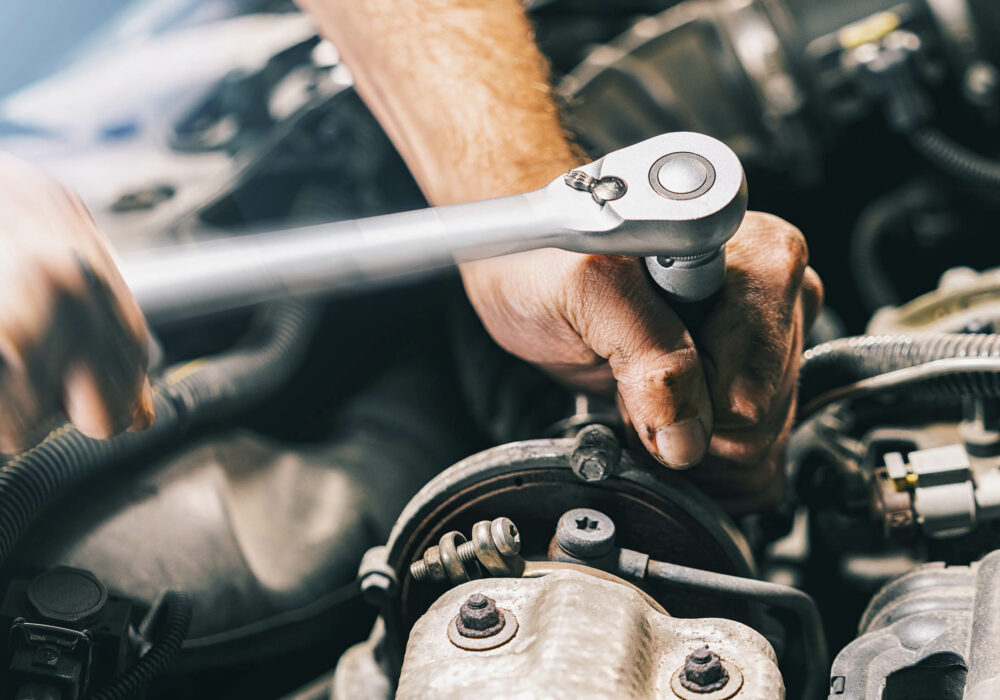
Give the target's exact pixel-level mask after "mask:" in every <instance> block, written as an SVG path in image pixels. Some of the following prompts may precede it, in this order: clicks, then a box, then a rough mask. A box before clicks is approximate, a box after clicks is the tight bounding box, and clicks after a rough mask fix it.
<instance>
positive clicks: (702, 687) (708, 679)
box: [680, 644, 729, 693]
mask: <svg viewBox="0 0 1000 700" xmlns="http://www.w3.org/2000/svg"><path fill="white" fill-rule="evenodd" d="M680 681H681V685H683V686H684V687H685V688H687V689H688V690H693V691H695V692H697V693H711V692H713V691H716V690H719V689H720V688H722V687H724V686H725V685H726V683H728V682H729V673H728V672H727V671H726V669H725V668H724V667H723V665H722V658H721V657H720V656H719V655H718V654H716V653H715V652H714V651H712V650H711V649H709V648H708V645H707V644H706V645H705V646H703V647H701V648H700V649H695V650H694V651H692V652H691V653H690V654H688V655H687V658H686V659H684V671H683V672H682V673H681V676H680Z"/></svg>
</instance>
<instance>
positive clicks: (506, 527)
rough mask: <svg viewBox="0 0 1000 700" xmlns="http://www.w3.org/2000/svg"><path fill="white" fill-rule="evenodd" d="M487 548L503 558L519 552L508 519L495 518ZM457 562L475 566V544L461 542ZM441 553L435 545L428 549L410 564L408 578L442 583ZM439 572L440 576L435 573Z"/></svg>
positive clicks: (518, 539)
mask: <svg viewBox="0 0 1000 700" xmlns="http://www.w3.org/2000/svg"><path fill="white" fill-rule="evenodd" d="M489 546H490V547H493V548H494V549H496V550H497V551H498V552H499V553H500V554H501V555H502V556H504V557H514V556H517V555H518V553H519V552H520V551H521V535H520V533H519V532H518V531H517V526H516V525H514V523H513V521H511V519H510V518H496V519H494V520H493V521H492V522H491V523H490V542H489ZM456 551H457V552H458V558H459V560H460V561H461V562H462V563H464V564H477V565H478V563H479V559H478V558H477V557H476V543H475V542H463V543H462V544H460V545H458V547H457V548H456ZM440 561H441V553H440V550H439V549H438V547H437V545H434V546H433V547H428V548H427V551H426V552H424V556H423V558H422V559H419V560H417V561H415V562H413V563H412V564H410V576H412V577H413V580H414V581H423V580H424V579H431V580H434V581H444V580H445V576H444V570H443V569H441V566H440ZM436 571H440V574H437V573H435V572H436Z"/></svg>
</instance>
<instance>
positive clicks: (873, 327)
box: [865, 267, 1000, 335]
mask: <svg viewBox="0 0 1000 700" xmlns="http://www.w3.org/2000/svg"><path fill="white" fill-rule="evenodd" d="M998 320H1000V268H994V269H992V270H984V271H983V272H977V271H976V270H973V269H972V268H969V267H953V268H951V269H950V270H948V271H947V272H945V273H944V274H943V275H941V281H940V282H939V283H938V288H937V289H935V290H934V291H932V292H928V293H927V294H924V295H922V296H919V297H917V298H916V299H914V300H912V301H910V302H907V303H906V304H902V305H901V306H896V307H885V308H882V309H879V310H878V312H876V314H875V315H874V316H872V319H871V321H869V323H868V327H867V329H866V331H865V332H866V333H868V334H870V335H883V334H889V333H913V332H915V331H921V332H924V331H926V332H936V333H958V332H961V331H964V330H967V329H968V328H970V327H977V326H982V325H987V326H988V325H990V324H992V323H996V322H997V321H998Z"/></svg>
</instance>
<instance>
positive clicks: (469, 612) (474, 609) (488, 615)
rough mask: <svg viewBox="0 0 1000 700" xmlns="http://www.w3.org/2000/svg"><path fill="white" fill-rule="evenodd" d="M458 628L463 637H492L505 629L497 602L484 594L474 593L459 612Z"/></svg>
mask: <svg viewBox="0 0 1000 700" xmlns="http://www.w3.org/2000/svg"><path fill="white" fill-rule="evenodd" d="M457 626H458V633H459V634H461V635H462V636H463V637H473V638H482V637H492V636H493V635H494V634H496V633H497V632H499V631H500V630H502V629H503V626H504V618H503V615H501V614H500V611H499V610H498V609H497V603H496V601H495V600H493V599H492V598H489V597H487V596H485V595H483V594H482V593H473V594H472V595H471V596H469V598H468V600H466V601H465V602H464V603H462V607H461V608H459V610H458V625H457Z"/></svg>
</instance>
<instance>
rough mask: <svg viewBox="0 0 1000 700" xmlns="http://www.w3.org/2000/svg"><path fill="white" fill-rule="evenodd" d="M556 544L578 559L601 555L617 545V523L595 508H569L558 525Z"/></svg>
mask: <svg viewBox="0 0 1000 700" xmlns="http://www.w3.org/2000/svg"><path fill="white" fill-rule="evenodd" d="M556 544H558V545H559V547H560V548H561V549H562V550H563V551H564V552H566V553H567V554H569V555H570V556H572V557H577V558H578V559H591V558H595V557H600V556H602V555H604V554H607V553H608V552H610V551H611V549H612V548H613V547H614V545H615V523H614V521H613V520H612V519H611V518H609V517H608V516H606V515H605V514H604V513H602V512H600V511H597V510H594V509H593V508H574V509H573V510H568V511H566V512H565V513H563V516H562V517H561V518H559V524H558V525H557V526H556Z"/></svg>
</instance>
